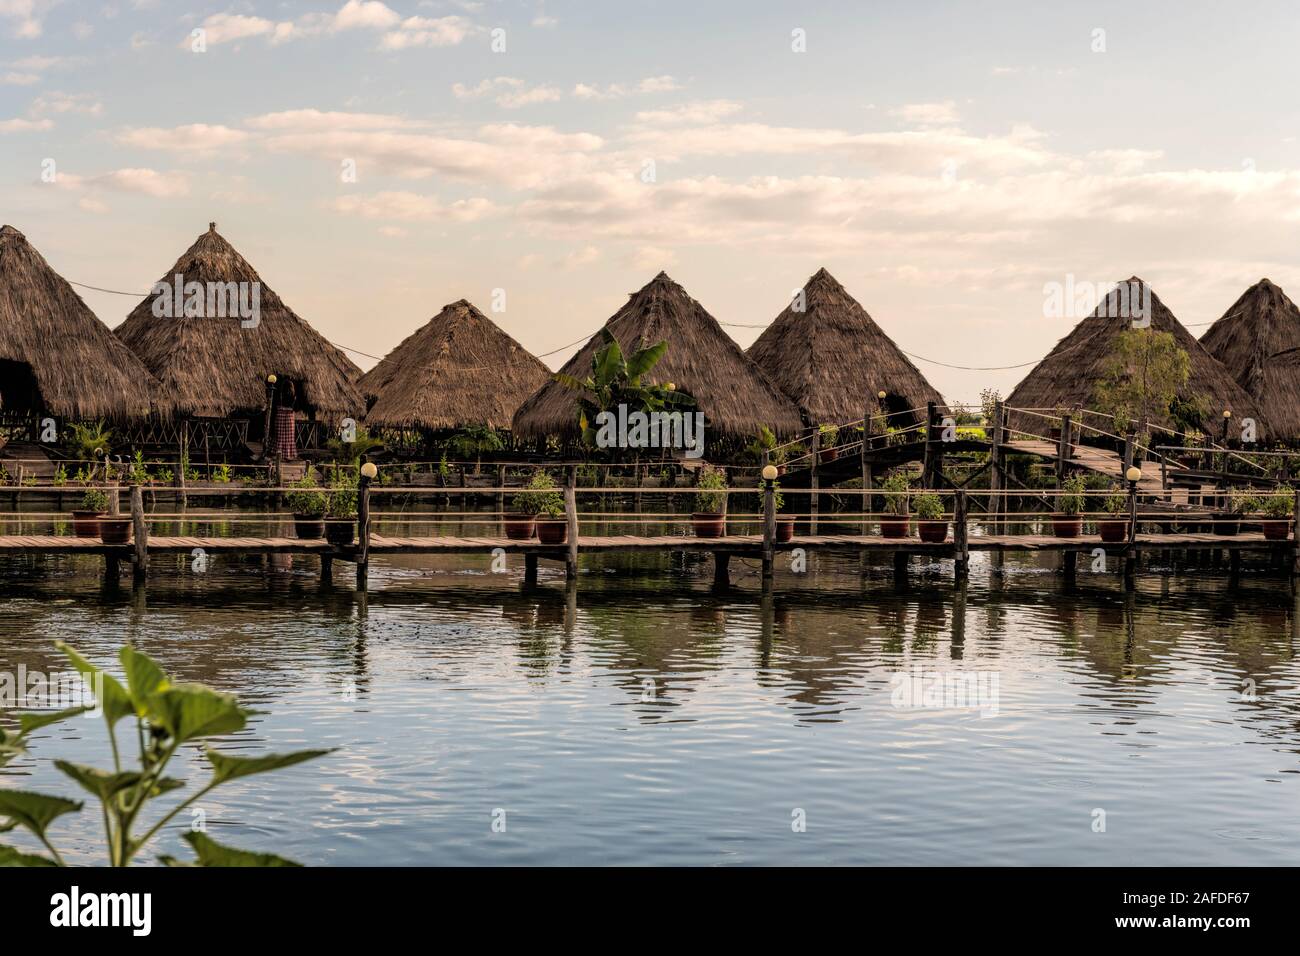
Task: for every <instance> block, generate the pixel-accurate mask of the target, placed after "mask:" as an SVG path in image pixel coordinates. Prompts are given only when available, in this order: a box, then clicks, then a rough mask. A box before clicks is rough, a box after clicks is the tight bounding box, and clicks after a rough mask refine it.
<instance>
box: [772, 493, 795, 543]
mask: <svg viewBox="0 0 1300 956" xmlns="http://www.w3.org/2000/svg"><path fill="white" fill-rule="evenodd" d="M772 505H773V507H774V508H775V510H776V540H777V541H782V542H784V541H789V540H791V539H792V538H794V518H787V517H786V516H785V515H783V514H781V509H782V508H784V507H785V496H784V495H782V494H781V485H780V483H779V482H775V481H774V482H772Z"/></svg>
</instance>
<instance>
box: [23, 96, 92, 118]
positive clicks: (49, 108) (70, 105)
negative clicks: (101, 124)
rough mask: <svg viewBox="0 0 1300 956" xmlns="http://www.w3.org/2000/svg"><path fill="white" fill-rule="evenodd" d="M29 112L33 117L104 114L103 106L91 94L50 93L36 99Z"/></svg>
mask: <svg viewBox="0 0 1300 956" xmlns="http://www.w3.org/2000/svg"><path fill="white" fill-rule="evenodd" d="M30 112H31V114H32V115H33V116H41V115H43V114H46V113H81V114H84V115H86V116H99V115H100V114H101V113H103V112H104V104H103V103H101V102H99V101H98V100H96V99H95V97H94V95H93V94H91V93H62V92H59V91H51V92H49V93H42V94H41V95H40V96H38V97H36V100H35V102H33V103H32V107H31V110H30Z"/></svg>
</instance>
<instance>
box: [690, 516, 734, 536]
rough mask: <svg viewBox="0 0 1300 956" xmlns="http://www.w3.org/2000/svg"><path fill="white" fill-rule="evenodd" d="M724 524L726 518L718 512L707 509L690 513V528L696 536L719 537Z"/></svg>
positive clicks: (725, 524) (724, 528)
mask: <svg viewBox="0 0 1300 956" xmlns="http://www.w3.org/2000/svg"><path fill="white" fill-rule="evenodd" d="M726 526H727V519H726V518H725V517H723V516H722V515H721V514H720V513H714V512H707V511H706V512H700V511H695V512H692V513H691V530H692V531H694V532H695V537H697V538H721V537H722V535H723V532H724V531H725V530H726Z"/></svg>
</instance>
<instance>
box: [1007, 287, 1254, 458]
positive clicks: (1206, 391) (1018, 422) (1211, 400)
mask: <svg viewBox="0 0 1300 956" xmlns="http://www.w3.org/2000/svg"><path fill="white" fill-rule="evenodd" d="M1122 286H1124V287H1127V288H1132V289H1135V290H1137V295H1138V296H1139V297H1141V296H1144V294H1145V293H1144V291H1143V290H1149V287H1148V286H1147V285H1146V283H1145V282H1143V281H1142V280H1141V279H1139V278H1138V277H1137V276H1134V277H1132V278H1130V279H1129V280H1127V282H1125V283H1122ZM1150 301H1151V325H1150V327H1151V328H1152V329H1154V330H1155V331H1158V332H1170V333H1172V334H1173V337H1174V341H1175V342H1176V343H1177V344H1178V347H1179V348H1181V349H1184V350H1185V351H1186V352H1187V355H1188V359H1189V361H1190V365H1191V370H1190V374H1189V375H1188V378H1187V384H1186V385H1184V386H1183V388H1182V389H1180V391H1179V397H1180V398H1182V399H1184V400H1194V399H1200V400H1203V401H1204V402H1206V403H1207V405H1208V414H1207V417H1206V419H1205V420H1204V421H1203V422H1201V423H1199V427H1200V429H1201V430H1202V431H1204V432H1205V433H1206V434H1208V435H1211V436H1212V437H1213V438H1215V439H1217V438H1218V436H1219V431H1218V429H1219V427H1220V425H1219V422H1220V419H1219V415H1220V414H1221V413H1222V411H1223V409H1225V408H1226V409H1231V411H1232V413H1233V415H1234V416H1236V417H1237V418H1242V417H1244V416H1247V415H1249V416H1251V417H1254V418H1255V419H1256V420H1257V421H1260V420H1261V419H1260V418H1259V409H1258V406H1257V405H1256V404H1255V401H1254V400H1253V399H1252V398H1251V397H1250V396H1249V395H1248V394H1246V391H1245V390H1244V389H1243V388H1242V387H1241V386H1240V385H1238V384H1237V383H1236V382H1235V381H1233V378H1232V376H1231V375H1230V374H1229V373H1228V370H1227V369H1226V368H1224V366H1223V365H1221V364H1220V363H1219V361H1218V360H1217V359H1215V358H1214V357H1213V356H1211V355H1210V353H1209V352H1207V351H1205V349H1204V348H1202V347H1201V344H1200V343H1199V342H1197V341H1196V339H1194V338H1193V337H1192V334H1191V333H1190V332H1188V331H1187V329H1186V328H1184V327H1183V324H1182V323H1181V322H1179V321H1178V319H1177V318H1175V317H1174V314H1173V313H1172V312H1170V311H1169V308H1168V307H1167V306H1166V305H1165V304H1164V303H1163V302H1161V301H1160V298H1159V296H1157V295H1156V294H1155V292H1154V291H1150ZM1133 323H1134V313H1131V312H1129V310H1128V308H1127V307H1126V306H1125V305H1124V298H1123V297H1122V296H1120V293H1119V290H1118V289H1114V290H1112V291H1111V293H1110V294H1109V295H1108V296H1107V297H1106V298H1105V299H1104V300H1103V301H1102V303H1101V304H1100V305H1099V306H1097V309H1096V311H1094V312H1093V313H1092V315H1090V316H1089V317H1088V318H1086V319H1084V320H1083V321H1081V322H1080V323H1079V324H1078V325H1076V326H1075V327H1074V329H1073V331H1071V332H1070V334H1069V335H1067V336H1066V337H1065V338H1063V339H1061V341H1059V342H1057V343H1056V347H1055V348H1054V349H1052V351H1051V352H1050V353H1048V355H1047V357H1046V358H1045V359H1043V360H1042V361H1041V362H1039V363H1038V364H1037V365H1036V366H1034V369H1033V371H1031V372H1030V373H1029V374H1028V375H1026V376H1025V377H1024V379H1022V380H1021V382H1020V384H1019V385H1017V386H1016V387H1015V390H1014V391H1013V392H1012V393H1011V394H1010V395H1009V396H1007V399H1006V404H1007V405H1009V406H1014V407H1018V408H1034V409H1049V410H1050V409H1054V408H1057V407H1061V408H1064V409H1066V410H1069V409H1071V408H1073V407H1075V406H1079V407H1082V408H1092V407H1094V406H1095V404H1096V402H1095V399H1094V392H1095V389H1096V386H1097V383H1098V382H1100V381H1101V380H1102V379H1103V378H1104V376H1105V369H1106V364H1107V362H1108V360H1109V359H1110V357H1111V355H1112V354H1113V351H1114V347H1115V342H1116V339H1117V338H1118V336H1119V334H1120V333H1121V332H1123V331H1125V330H1126V329H1130V328H1132V327H1133ZM1008 422H1009V423H1010V426H1011V428H1013V429H1020V430H1023V431H1027V432H1030V433H1034V434H1039V435H1041V434H1043V432H1044V429H1045V428H1047V427H1048V423H1047V422H1045V421H1043V420H1042V419H1039V418H1033V417H1031V416H1026V415H1016V414H1014V413H1012V414H1011V415H1010V416H1009V417H1008ZM1088 424H1090V425H1096V427H1103V428H1104V427H1105V426H1104V425H1098V424H1097V422H1096V420H1095V419H1092V418H1089V420H1088ZM1151 425H1152V426H1153V427H1157V428H1163V429H1166V430H1171V431H1172V430H1173V429H1174V427H1175V426H1174V423H1173V422H1172V420H1171V419H1170V418H1169V416H1167V415H1165V416H1163V417H1158V418H1156V420H1154V421H1152V422H1151ZM1108 430H1109V429H1108ZM1261 431H1262V428H1261Z"/></svg>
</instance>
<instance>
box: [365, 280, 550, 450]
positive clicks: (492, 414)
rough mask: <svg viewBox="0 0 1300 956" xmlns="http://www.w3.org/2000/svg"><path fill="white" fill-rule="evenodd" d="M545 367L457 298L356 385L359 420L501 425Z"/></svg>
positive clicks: (542, 379) (397, 424)
mask: <svg viewBox="0 0 1300 956" xmlns="http://www.w3.org/2000/svg"><path fill="white" fill-rule="evenodd" d="M550 377H551V371H550V369H548V368H547V367H546V366H545V365H543V364H542V363H541V362H540V361H539V360H538V359H536V358H534V357H533V356H532V355H531V354H529V352H528V350H527V349H525V348H524V347H523V346H522V345H520V344H519V343H518V342H516V341H515V340H514V339H513V338H511V337H510V336H509V335H507V334H506V333H505V332H504V331H503V330H502V329H501V328H500V327H499V326H498V325H497V324H496V323H495V322H493V321H492V320H491V319H489V318H488V317H487V316H486V315H484V314H483V313H482V312H480V311H479V310H478V309H476V308H474V306H473V305H471V304H470V303H469V302H466V301H465V300H464V299H461V300H460V301H458V302H453V303H451V304H450V305H448V306H445V307H444V308H443V310H442V311H441V312H439V313H438V314H437V315H435V316H434V317H433V318H432V319H430V320H429V321H428V322H427V323H426V324H425V325H424V326H422V327H421V328H419V329H417V330H416V331H415V332H413V333H412V334H411V335H409V336H408V337H407V338H406V339H405V340H404V341H403V342H402V343H401V344H400V345H398V346H397V347H396V348H395V349H393V350H392V351H391V352H389V353H388V354H387V355H386V356H384V360H383V361H382V362H380V363H379V364H378V365H376V366H375V367H374V368H372V369H371V370H370V371H369V372H367V373H366V374H365V375H364V376H363V377H362V379H361V381H360V382H359V383H358V384H357V387H358V388H359V389H360V390H361V392H362V394H364V395H365V396H366V398H367V400H369V399H370V398H371V397H373V398H374V399H375V401H374V404H373V405H371V406H370V411H369V412H367V413H366V424H367V425H386V426H389V427H393V428H405V427H415V428H427V429H431V430H437V429H445V428H462V427H464V426H466V425H487V426H488V427H489V428H509V427H510V419H511V418H512V417H514V414H515V412H516V411H518V410H519V406H520V405H522V404H523V403H524V401H525V400H526V399H527V398H528V396H530V395H532V394H533V393H534V392H536V391H537V390H538V389H539V388H541V387H542V385H544V384H545V383H546V380H547V379H548V378H550Z"/></svg>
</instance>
